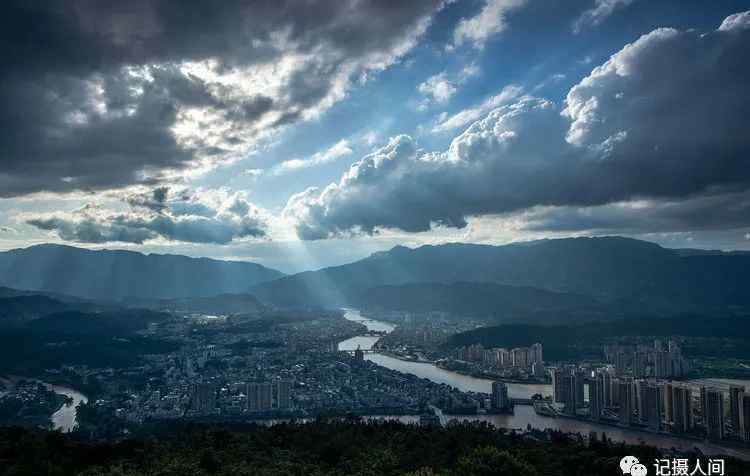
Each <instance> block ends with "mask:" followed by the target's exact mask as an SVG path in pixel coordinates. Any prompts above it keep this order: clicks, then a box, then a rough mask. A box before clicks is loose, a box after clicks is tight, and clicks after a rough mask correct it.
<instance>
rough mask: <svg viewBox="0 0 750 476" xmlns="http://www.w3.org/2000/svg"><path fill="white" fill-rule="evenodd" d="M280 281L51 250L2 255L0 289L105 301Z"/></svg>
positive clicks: (261, 270) (146, 258)
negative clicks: (4, 287)
mask: <svg viewBox="0 0 750 476" xmlns="http://www.w3.org/2000/svg"><path fill="white" fill-rule="evenodd" d="M282 276H284V274H283V273H281V272H280V271H276V270H274V269H270V268H266V267H264V266H261V265H259V264H256V263H248V262H236V261H220V260H213V259H209V258H189V257H187V256H179V255H158V254H148V255H144V254H142V253H138V252H134V251H119V250H118V251H113V250H87V249H82V248H75V247H71V246H63V245H52V244H46V245H36V246H31V247H28V248H23V249H16V250H10V251H6V252H0V286H6V287H9V288H15V289H23V290H30V291H41V292H45V293H60V294H65V295H70V296H76V297H81V298H85V299H92V300H103V301H111V300H115V301H121V300H125V299H129V298H145V299H176V298H184V297H204V296H205V297H209V296H216V295H218V294H224V293H233V294H239V293H243V292H246V291H247V288H248V287H250V286H252V285H255V284H258V283H261V282H264V281H270V280H273V279H277V278H280V277H282Z"/></svg>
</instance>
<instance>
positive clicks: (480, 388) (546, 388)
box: [339, 309, 750, 459]
mask: <svg viewBox="0 0 750 476" xmlns="http://www.w3.org/2000/svg"><path fill="white" fill-rule="evenodd" d="M344 317H345V318H346V319H348V320H354V321H356V322H361V323H362V324H364V325H366V326H368V329H369V325H368V322H369V324H370V325H377V326H382V325H383V324H385V326H388V327H390V328H391V329H392V328H393V326H391V325H390V324H387V323H381V322H379V321H373V320H372V319H367V318H364V317H362V316H361V315H360V314H359V313H358V312H357V311H356V310H353V309H349V310H346V311H345V313H344ZM354 340H357V342H358V344H359V345H361V348H362V349H363V350H370V349H372V347H373V346H374V345H375V343H376V342H377V340H378V338H369V340H363V338H362V337H361V336H359V337H354V338H352V339H349V340H348V341H344V342H341V343H340V344H339V348H340V349H342V346H343V347H347V346H351V345H352V343H353V341H354ZM365 344H368V345H369V347H365ZM342 350H343V349H342ZM365 359H366V360H369V361H371V362H373V363H375V364H378V365H381V366H383V367H386V368H389V369H391V370H396V371H399V372H402V373H406V374H412V375H415V376H417V377H420V378H426V379H429V380H432V381H433V382H436V383H440V384H446V385H450V386H452V387H454V388H457V389H459V390H462V391H466V392H479V393H485V394H490V393H491V392H492V380H489V379H482V378H476V377H471V376H467V375H462V374H458V373H456V372H453V371H449V370H445V369H441V368H439V367H438V366H436V365H434V364H432V363H424V362H413V361H406V360H401V359H398V358H396V357H393V356H389V355H385V354H382V353H380V352H377V351H376V352H372V353H369V352H368V353H366V354H365ZM537 393H538V394H541V395H542V396H543V397H548V396H552V386H551V385H548V384H527V383H508V394H509V395H508V396H509V397H510V398H531V396H532V395H534V394H537ZM452 418H455V419H458V420H459V421H484V422H487V423H489V424H492V425H494V426H496V427H498V428H508V429H516V430H525V429H526V428H528V427H531V428H535V429H540V430H545V429H552V430H557V431H561V432H564V433H577V434H582V435H587V434H589V433H591V432H597V433H606V434H607V437H608V438H609V439H611V440H612V441H622V442H627V443H632V444H640V443H645V444H649V445H652V446H657V447H661V448H676V449H678V450H690V449H692V448H693V447H698V448H699V449H701V451H703V452H704V453H706V454H730V455H732V456H736V457H739V458H742V459H750V453H748V452H746V451H740V450H737V449H735V448H732V447H731V446H724V445H722V446H718V445H715V444H712V443H707V442H701V441H697V440H690V439H684V438H681V437H680V436H679V435H661V434H653V433H648V432H641V431H639V429H637V428H630V427H619V426H609V425H606V424H600V423H595V422H589V421H586V420H579V419H573V418H552V417H549V416H544V415H539V414H537V413H536V412H535V411H534V408H533V407H531V406H526V405H519V406H516V409H515V412H514V413H513V414H512V415H487V414H484V415H466V416H463V415H460V416H452Z"/></svg>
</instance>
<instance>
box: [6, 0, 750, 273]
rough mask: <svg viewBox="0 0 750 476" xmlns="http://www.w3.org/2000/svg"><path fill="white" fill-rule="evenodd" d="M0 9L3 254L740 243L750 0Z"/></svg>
mask: <svg viewBox="0 0 750 476" xmlns="http://www.w3.org/2000/svg"><path fill="white" fill-rule="evenodd" d="M2 9H3V10H4V13H3V15H2V20H0V22H2V31H3V38H2V40H1V41H0V49H2V57H3V58H4V59H5V61H4V62H5V64H4V65H3V69H2V71H0V86H1V87H0V102H1V103H2V106H1V107H0V250H4V249H12V248H18V247H26V246H30V245H33V244H38V243H44V242H52V243H66V244H70V245H73V246H81V247H88V248H109V249H132V250H137V251H142V252H156V253H177V254H186V255H190V256H208V257H214V258H219V259H235V260H249V261H255V262H259V263H261V264H264V265H267V266H270V267H273V268H276V269H279V270H281V271H284V272H298V271H302V270H306V269H317V268H320V267H323V266H331V265H338V264H343V263H347V262H351V261H354V260H357V259H360V258H363V257H365V256H368V255H369V254H371V253H373V252H376V251H380V250H384V249H388V248H391V247H393V246H395V245H397V244H402V245H407V246H418V245H420V244H428V243H431V244H435V243H443V242H455V241H461V242H472V243H490V244H503V243H509V242H514V241H522V240H532V239H541V238H552V237H565V236H594V235H623V236H631V237H635V238H640V239H646V240H649V241H654V242H657V243H660V244H662V245H664V246H668V247H675V248H686V247H687V248H711V249H727V250H728V249H750V164H749V163H748V161H750V64H748V61H747V51H750V1H730V0H713V1H711V2H706V1H702V0H695V1H692V0H677V1H669V0H559V1H556V0H456V1H446V0H412V1H409V2H389V1H382V0H381V1H374V0H373V1H370V0H341V1H320V2H316V1H305V2H300V1H284V0H274V1H268V2H266V1H252V2H249V1H239V0H227V1H223V2H216V3H213V4H209V3H207V2H183V1H181V2H174V1H170V0H153V1H146V0H134V1H131V2H99V1H95V0H90V1H85V0H82V1H76V2H64V1H53V0H52V1H47V2H26V1H14V0H11V1H9V2H4V4H3V7H2Z"/></svg>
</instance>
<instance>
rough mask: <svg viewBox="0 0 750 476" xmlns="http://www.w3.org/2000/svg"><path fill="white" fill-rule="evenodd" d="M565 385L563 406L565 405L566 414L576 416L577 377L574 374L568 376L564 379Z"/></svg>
mask: <svg viewBox="0 0 750 476" xmlns="http://www.w3.org/2000/svg"><path fill="white" fill-rule="evenodd" d="M563 381H564V382H565V384H564V390H563V391H564V396H563V404H564V405H565V412H566V413H570V414H571V415H575V413H576V376H575V375H574V374H567V375H565V377H564V378H563Z"/></svg>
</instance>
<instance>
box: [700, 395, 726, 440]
mask: <svg viewBox="0 0 750 476" xmlns="http://www.w3.org/2000/svg"><path fill="white" fill-rule="evenodd" d="M703 418H704V419H705V421H706V432H707V433H708V437H709V438H711V439H714V440H720V439H722V438H724V394H723V393H722V392H721V390H719V389H716V388H710V389H707V390H706V408H704V409H703Z"/></svg>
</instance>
